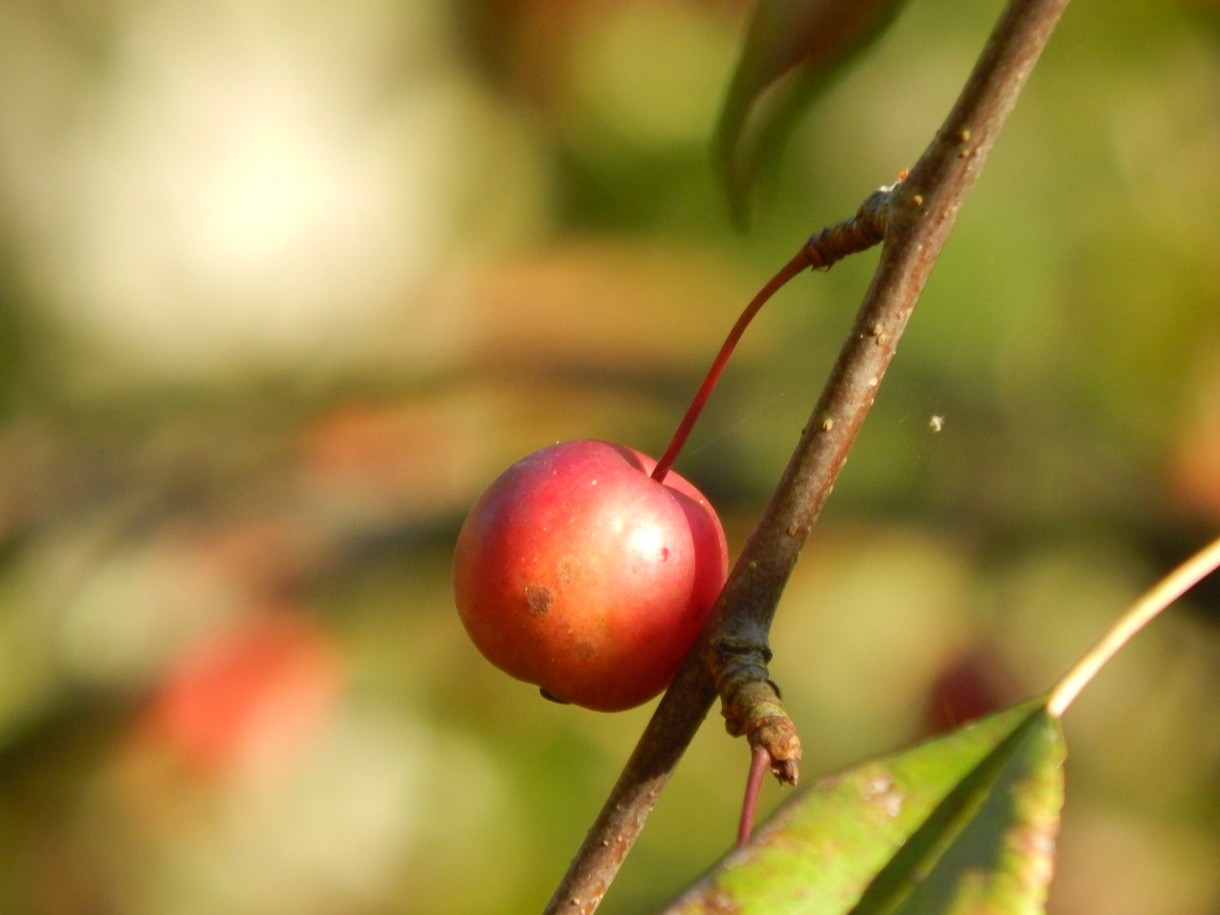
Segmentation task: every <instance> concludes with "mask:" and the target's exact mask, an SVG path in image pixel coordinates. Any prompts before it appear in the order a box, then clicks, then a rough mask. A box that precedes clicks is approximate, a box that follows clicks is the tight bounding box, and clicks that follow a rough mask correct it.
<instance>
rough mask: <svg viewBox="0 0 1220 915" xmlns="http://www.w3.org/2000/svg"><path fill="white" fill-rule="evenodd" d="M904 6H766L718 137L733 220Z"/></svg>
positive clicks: (806, 0)
mask: <svg viewBox="0 0 1220 915" xmlns="http://www.w3.org/2000/svg"><path fill="white" fill-rule="evenodd" d="M902 2H903V0H855V2H852V3H843V2H841V0H761V2H760V3H759V5H758V7H757V8H756V9H755V11H754V17H753V19H752V20H751V21H750V26H749V30H748V31H747V32H746V38H745V44H744V46H743V48H742V52H741V59H740V60H739V61H738V62H737V68H736V70H735V71H734V72H733V78H732V80H731V81H730V83H729V88H728V92H727V93H726V95H725V100H724V106H723V108H722V109H721V112H720V123H719V125H718V127H717V130H716V141H715V156H716V161H717V164H718V166H719V167H720V171H721V180H722V181H723V182H724V184H725V190H726V191H727V193H728V198H729V205H730V207H731V208H732V211H733V215H734V218H735V219H737V220H738V222H742V223H744V222H745V219H746V216H747V210H748V208H749V194H750V188H751V187H752V185H753V183H754V179H755V177H756V176H757V175H758V173H759V172H760V171H762V169H763V168H764V166H765V165H766V164H767V162H768V161H769V160H770V159H772V158H774V155H775V154H776V153H777V152H778V149H779V146H780V145H781V143H782V142H783V140H784V139H785V137H786V136H787V134H788V132H789V131H790V129H791V127H792V125H793V122H794V121H795V119H796V117H797V116H798V115H799V114H800V113H801V111H802V110H803V109H804V108H806V107H807V106H808V105H809V103H810V102H811V101H812V100H813V98H814V96H815V95H817V93H819V92H820V91H822V90H823V89H825V88H826V87H827V86H828V85H830V83H831V82H832V81H833V79H834V77H835V76H836V75H837V74H838V72H839V70H840V69H841V68H842V67H843V66H844V65H845V64H847V63H848V62H850V61H851V59H852V58H854V57H855V56H856V55H857V54H859V53H860V52H861V51H863V50H864V49H865V48H866V47H867V46H868V45H869V44H870V43H871V42H872V41H873V39H875V38H876V37H877V36H878V35H880V34H881V32H882V31H884V30H885V27H886V26H887V25H889V23H890V22H891V21H892V20H893V18H894V16H895V14H896V13H897V12H898V10H899V9H900V8H901V6H902Z"/></svg>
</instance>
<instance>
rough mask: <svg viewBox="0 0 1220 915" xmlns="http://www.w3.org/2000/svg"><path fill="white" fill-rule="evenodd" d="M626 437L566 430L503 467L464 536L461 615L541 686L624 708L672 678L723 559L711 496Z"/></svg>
mask: <svg viewBox="0 0 1220 915" xmlns="http://www.w3.org/2000/svg"><path fill="white" fill-rule="evenodd" d="M655 466H656V462H654V461H653V460H652V459H651V458H648V457H647V456H645V455H643V454H640V453H639V452H638V451H634V450H632V449H630V448H625V447H623V446H621V445H613V444H610V443H608V442H600V441H592V440H581V441H571V442H560V443H559V444H555V445H551V446H549V447H547V448H543V449H541V450H539V451H535V452H534V453H533V454H531V455H529V456H528V457H525V458H522V459H521V460H520V461H518V462H517V463H516V464H513V466H511V467H509V468H508V470H506V471H505V472H504V473H503V474H501V475H500V477H499V478H497V479H496V481H495V482H493V483H492V484H491V486H490V487H489V488H488V489H487V491H486V492H485V493H483V495H482V496H481V497H480V498H479V500H478V501H477V502H476V503H475V505H474V507H473V508H471V510H470V514H469V515H468V516H467V518H466V523H465V524H463V525H462V531H461V533H460V534H459V535H458V542H457V550H456V552H455V555H454V590H455V597H456V600H457V608H458V613H459V614H460V615H461V618H462V622H463V623H464V624H465V626H466V630H467V631H468V632H469V633H470V637H471V638H472V639H473V640H474V643H475V645H476V646H477V647H478V649H479V651H481V652H482V653H483V655H484V656H485V657H486V658H487V659H488V660H489V661H491V662H492V663H493V664H495V665H496V666H497V667H499V668H501V669H502V670H504V671H505V672H507V673H509V674H511V675H512V676H514V677H517V678H518V679H521V680H525V681H527V682H529V683H535V684H537V685H538V686H540V687H541V688H542V690H543V692H544V693H546V694H547V695H548V696H550V697H552V698H555V699H558V700H560V701H563V702H572V703H575V704H577V705H583V706H585V707H586V708H591V709H597V710H599V711H618V710H620V709H626V708H631V707H632V706H635V705H639V704H640V703H642V702H646V701H647V700H649V699H651V698H652V697H653V696H655V695H656V694H657V693H659V692H660V691H661V690H662V689H664V688H665V686H666V685H667V684H668V683H669V681H670V680H671V679H672V678H673V675H674V672H675V671H676V670H677V667H678V664H679V662H680V661H681V660H682V657H683V655H685V654H686V652H687V651H688V650H689V649H690V647H691V645H693V644H694V641H695V638H696V637H697V636H698V634H699V630H700V629H701V627H702V626H703V622H704V620H705V619H706V618H707V615H708V614H709V613H710V612H711V609H712V606H713V604H715V602H716V598H717V596H718V595H719V594H720V589H721V588H722V587H723V585H724V581H725V577H726V574H727V569H728V547H727V545H726V543H725V538H724V530H723V529H722V528H721V526H720V521H719V519H718V518H717V517H716V512H715V511H714V510H713V509H712V507H711V505H710V504H709V503H708V501H707V500H706V499H705V498H704V497H703V496H702V495H701V494H700V493H699V491H698V490H696V489H695V488H694V487H693V486H692V485H691V484H690V483H688V482H687V481H686V480H684V479H682V478H681V477H680V476H678V475H677V474H675V473H672V472H671V473H669V474H668V475H667V476H666V477H665V482H664V483H660V482H658V481H656V480H654V479H653V478H652V477H651V476H649V474H650V473H651V472H652V470H653V468H654V467H655Z"/></svg>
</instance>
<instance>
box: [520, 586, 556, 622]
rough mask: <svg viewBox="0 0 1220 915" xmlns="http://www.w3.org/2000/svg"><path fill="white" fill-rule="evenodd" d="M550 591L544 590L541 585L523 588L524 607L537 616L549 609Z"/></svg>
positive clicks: (548, 589)
mask: <svg viewBox="0 0 1220 915" xmlns="http://www.w3.org/2000/svg"><path fill="white" fill-rule="evenodd" d="M551 600H552V595H551V589H550V588H545V587H543V586H542V585H526V586H525V606H527V607H529V608H530V612H531V613H537V614H538V615H539V616H541V615H542V614H544V613H546V612H547V611H548V610H550V609H551Z"/></svg>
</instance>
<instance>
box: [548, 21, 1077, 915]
mask: <svg viewBox="0 0 1220 915" xmlns="http://www.w3.org/2000/svg"><path fill="white" fill-rule="evenodd" d="M1067 2H1068V0H1010V2H1009V4H1008V6H1007V7H1006V8H1005V10H1004V12H1003V13H1002V14H1001V17H1000V20H999V22H998V23H997V24H996V27H995V29H994V31H993V32H992V34H991V36H990V38H989V39H988V41H987V45H986V47H985V48H984V49H983V53H982V54H981V55H980V57H979V60H978V62H977V63H976V64H975V68H974V70H973V72H972V73H971V75H970V78H969V80H968V81H967V83H966V85H965V87H964V88H963V90H962V93H961V95H960V96H959V98H958V100H957V102H956V104H955V105H954V107H953V109H952V111H950V113H949V116H948V117H947V118H946V119H945V122H944V124H942V125H941V127H940V129H939V130H938V131H937V134H936V137H935V139H933V141H932V143H931V144H930V145H929V147H928V148H927V150H925V152H924V153H923V155H922V156H921V157H920V159H919V161H918V162H917V163H916V164H915V166H914V168H912V169H911V172H910V175H909V176H908V177H907V179H906V180H905V181H904V182H903V183H902V184H900V185H899V186H898V187H897V188H896V189H895V191H894V193H893V194H892V195H891V197H890V200H889V206H888V213H887V218H886V229H885V240H884V245H883V248H882V253H881V258H880V262H879V264H878V266H877V270H876V272H875V273H874V275H873V279H872V282H871V283H870V285H869V288H868V291H867V293H866V294H865V297H864V301H863V303H862V304H861V307H860V310H859V312H858V313H857V315H856V319H855V323H854V325H853V327H852V331H851V334H850V335H849V337H848V339H847V341H846V342H845V343H844V345H843V347H842V349H841V350H840V353H839V357H838V359H837V360H836V362H835V365H834V368H833V370H832V371H831V375H830V378H829V380H828V381H827V383H826V387H825V388H824V390H823V392H822V395H821V397H820V398H819V400H818V402H817V405H816V406H815V407H814V410H813V413H812V415H811V417H810V420H809V422H808V424H807V425H806V427H805V430H804V432H803V433H802V435H801V439H800V443H799V444H798V445H797V448H796V450H795V452H794V453H793V455H792V458H791V459H790V461H789V463H788V466H787V468H786V469H785V471H784V474H783V477H782V479H781V480H780V483H779V485H778V487H777V488H776V490H775V493H774V495H773V496H772V498H771V501H770V503H769V504H768V505H767V508H766V510H765V512H764V514H763V516H762V519H761V520H760V521H759V524H758V526H757V527H756V528H755V530H754V532H753V534H752V535H751V536H750V539H749V540H748V541H747V543H746V545H745V548H744V549H743V551H742V553H741V556H740V557H739V558H738V560H737V563H736V565H735V566H734V568H733V572H732V574H731V575H730V576H729V581H728V583H727V585H726V586H725V589H724V592H723V593H722V594H721V597H720V600H719V602H718V603H717V606H716V610H715V611H714V612H713V615H712V618H711V619H710V620H709V623H708V627H707V629H706V630H705V639H706V640H705V641H704V642H702V643H701V644H700V645H698V646H696V648H695V649H694V650H693V651H692V653H691V655H689V656H688V657H687V658H686V661H685V662H684V664H683V666H682V669H681V670H680V671H679V674H678V676H677V677H676V678H675V680H674V682H673V684H672V685H671V686H670V688H669V690H668V691H667V692H666V694H665V696H664V698H663V699H662V700H661V703H660V705H659V706H658V707H657V710H656V712H655V713H654V715H653V717H652V719H651V720H650V721H649V723H648V726H647V727H646V729H645V731H644V734H643V736H642V737H641V739H640V743H639V745H638V746H637V747H636V750H635V752H634V753H633V754H632V756H631V758H630V760H629V761H628V763H627V766H626V767H625V769H624V770H623V773H622V775H621V776H620V777H619V781H618V783H617V784H616V785H615V787H614V789H613V791H612V792H611V794H610V797H609V798H608V799H607V801H606V804H605V806H604V807H603V808H602V811H601V813H600V814H599V815H598V817H597V819H596V821H595V822H594V824H593V826H592V828H591V829H590V831H589V834H588V836H587V837H586V839H585V841H584V844H583V845H582V846H581V848H580V850H579V851H578V853H577V855H576V858H575V859H574V860H573V861H572V864H571V865H570V867H569V869H568V872H567V874H566V875H565V876H564V879H563V881H562V883H561V884H560V885H559V888H558V889H557V890H556V891H555V895H554V896H553V897H552V899H551V901H550V903H549V905H548V906H547V909H546V911H547V912H549V913H557V912H579V913H590V912H593V911H594V910H595V909H596V908H597V906H598V905H599V904H600V902H601V899H602V897H603V896H604V894H605V892H606V890H607V889H608V888H609V885H610V883H611V881H612V880H613V879H614V876H615V874H616V873H617V872H618V868H619V867H620V866H621V864H622V862H623V860H624V858H625V857H626V855H627V852H628V851H629V850H630V848H631V845H632V843H633V842H634V841H635V838H636V837H637V836H638V835H639V833H640V831H641V830H642V829H643V826H644V822H645V821H646V819H647V817H648V814H649V812H650V811H651V810H652V807H653V806H654V805H655V803H656V800H657V797H658V796H659V794H660V791H661V789H662V788H663V787H664V784H665V782H666V781H667V779H668V778H669V775H670V774H671V772H672V771H673V768H674V767H675V766H676V765H677V762H678V760H679V759H680V758H681V755H682V753H683V752H684V751H685V748H686V746H687V745H688V744H689V742H690V740H691V739H692V738H693V736H694V734H695V732H696V731H697V730H698V728H699V725H700V724H701V723H702V720H703V718H704V716H705V715H706V714H707V710H708V708H709V707H710V704H711V700H712V698H713V697H714V691H713V685H712V684H713V681H712V678H711V676H710V674H709V673H708V672H707V669H706V668H705V666H704V664H703V663H702V662H701V659H700V657H699V655H700V654H701V653H704V652H706V654H707V657H708V658H709V660H710V662H711V664H712V666H716V665H717V663H718V661H717V658H718V657H725V658H731V659H732V664H733V665H737V666H739V667H743V668H746V669H750V670H752V671H753V673H752V674H750V676H749V678H748V679H750V680H751V681H752V682H756V683H766V682H768V681H767V677H766V663H767V661H768V660H769V657H770V651H769V649H768V648H767V634H768V632H769V630H770V625H771V620H772V618H773V617H774V615H775V608H776V606H777V605H778V603H779V598H780V594H781V593H782V592H783V589H784V586H785V585H786V584H787V581H788V576H789V575H790V573H791V571H792V568H793V566H794V565H795V564H796V560H797V556H798V555H799V553H800V551H801V548H802V547H803V546H804V544H805V541H806V539H807V538H808V536H809V531H810V530H811V528H812V527H813V524H814V522H815V521H816V520H817V517H818V515H819V513H820V512H821V510H822V507H823V505H824V504H825V502H826V499H827V498H828V497H829V495H830V491H831V489H832V488H833V486H834V481H835V479H836V478H837V477H838V474H839V471H840V469H841V468H842V466H843V463H844V461H845V460H846V458H847V453H848V450H849V449H850V448H851V446H852V443H853V442H854V441H855V438H856V434H857V432H858V431H859V429H860V426H861V424H862V423H863V422H864V417H865V416H866V415H867V414H868V411H869V409H870V408H871V407H872V404H873V401H874V399H875V397H876V394H877V389H878V386H879V385H880V383H881V379H882V377H883V375H884V374H885V371H886V369H887V368H888V366H889V364H890V361H891V359H892V358H893V355H894V350H895V347H896V346H897V344H898V340H899V338H900V337H901V336H902V332H903V330H904V329H905V328H906V324H907V320H908V319H909V318H910V314H911V311H912V309H913V308H914V306H915V302H916V300H917V299H918V298H919V294H920V292H921V291H922V290H923V287H924V285H925V283H926V282H927V279H928V276H929V274H930V273H931V271H932V267H933V265H934V264H935V263H936V260H937V258H938V257H939V255H940V251H941V249H942V248H943V246H944V243H945V240H946V238H947V237H948V234H949V231H950V230H951V229H952V227H953V223H954V222H955V220H956V218H957V214H958V211H959V210H960V208H961V206H962V203H963V202H964V201H965V199H966V197H967V195H968V194H969V192H970V189H971V188H972V187H973V185H974V182H975V181H976V180H977V178H978V175H979V172H980V171H981V169H982V167H983V163H984V162H985V161H986V158H987V155H988V153H989V152H990V150H991V147H992V145H993V144H994V142H995V140H996V137H997V136H998V135H999V133H1000V130H1001V129H1002V127H1003V125H1004V122H1005V121H1006V119H1007V117H1008V115H1009V113H1010V112H1011V111H1012V108H1013V105H1014V104H1015V103H1016V100H1017V97H1018V95H1019V94H1020V92H1021V89H1022V88H1023V86H1024V85H1025V82H1026V79H1027V78H1028V76H1029V73H1030V71H1031V70H1032V68H1033V66H1034V64H1035V62H1036V61H1037V59H1038V56H1039V55H1040V54H1041V52H1042V50H1043V48H1044V47H1045V46H1046V43H1047V41H1048V40H1049V38H1050V35H1051V33H1052V32H1053V31H1054V28H1055V25H1056V23H1057V22H1058V20H1059V17H1060V15H1061V14H1062V12H1063V10H1064V8H1065V7H1066V6H1067ZM725 649H727V651H726V650H725ZM721 673H722V674H723V667H722V668H721ZM717 679H719V680H721V682H722V684H723V682H724V677H723V676H719V677H718V678H717ZM729 680H730V681H731V682H732V681H734V678H733V677H730V678H729ZM774 699H775V701H776V702H778V695H776V696H775V697H774ZM739 711H740V710H735V709H734V706H733V702H732V700H731V698H730V701H729V704H728V705H726V717H727V718H728V720H729V721H730V723H732V722H733V721H734V720H735V718H736V717H740V716H739V714H738V712H739ZM747 716H748V713H747ZM746 727H747V730H748V724H747V725H746Z"/></svg>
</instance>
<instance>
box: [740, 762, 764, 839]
mask: <svg viewBox="0 0 1220 915" xmlns="http://www.w3.org/2000/svg"><path fill="white" fill-rule="evenodd" d="M770 766H771V754H770V753H768V752H767V748H766V747H763V746H757V747H752V748H751V749H750V774H749V775H747V776H746V796H745V799H744V800H743V801H742V803H741V820H740V821H739V822H738V824H737V847H738V848H745V847H746V845H747V844H748V843H749V841H750V835H751V834H752V833H753V832H754V815H755V813H756V812H757V811H758V796H759V795H760V794H761V793H762V783H763V778H764V777H765V776H766V774H767V769H769V768H770Z"/></svg>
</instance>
